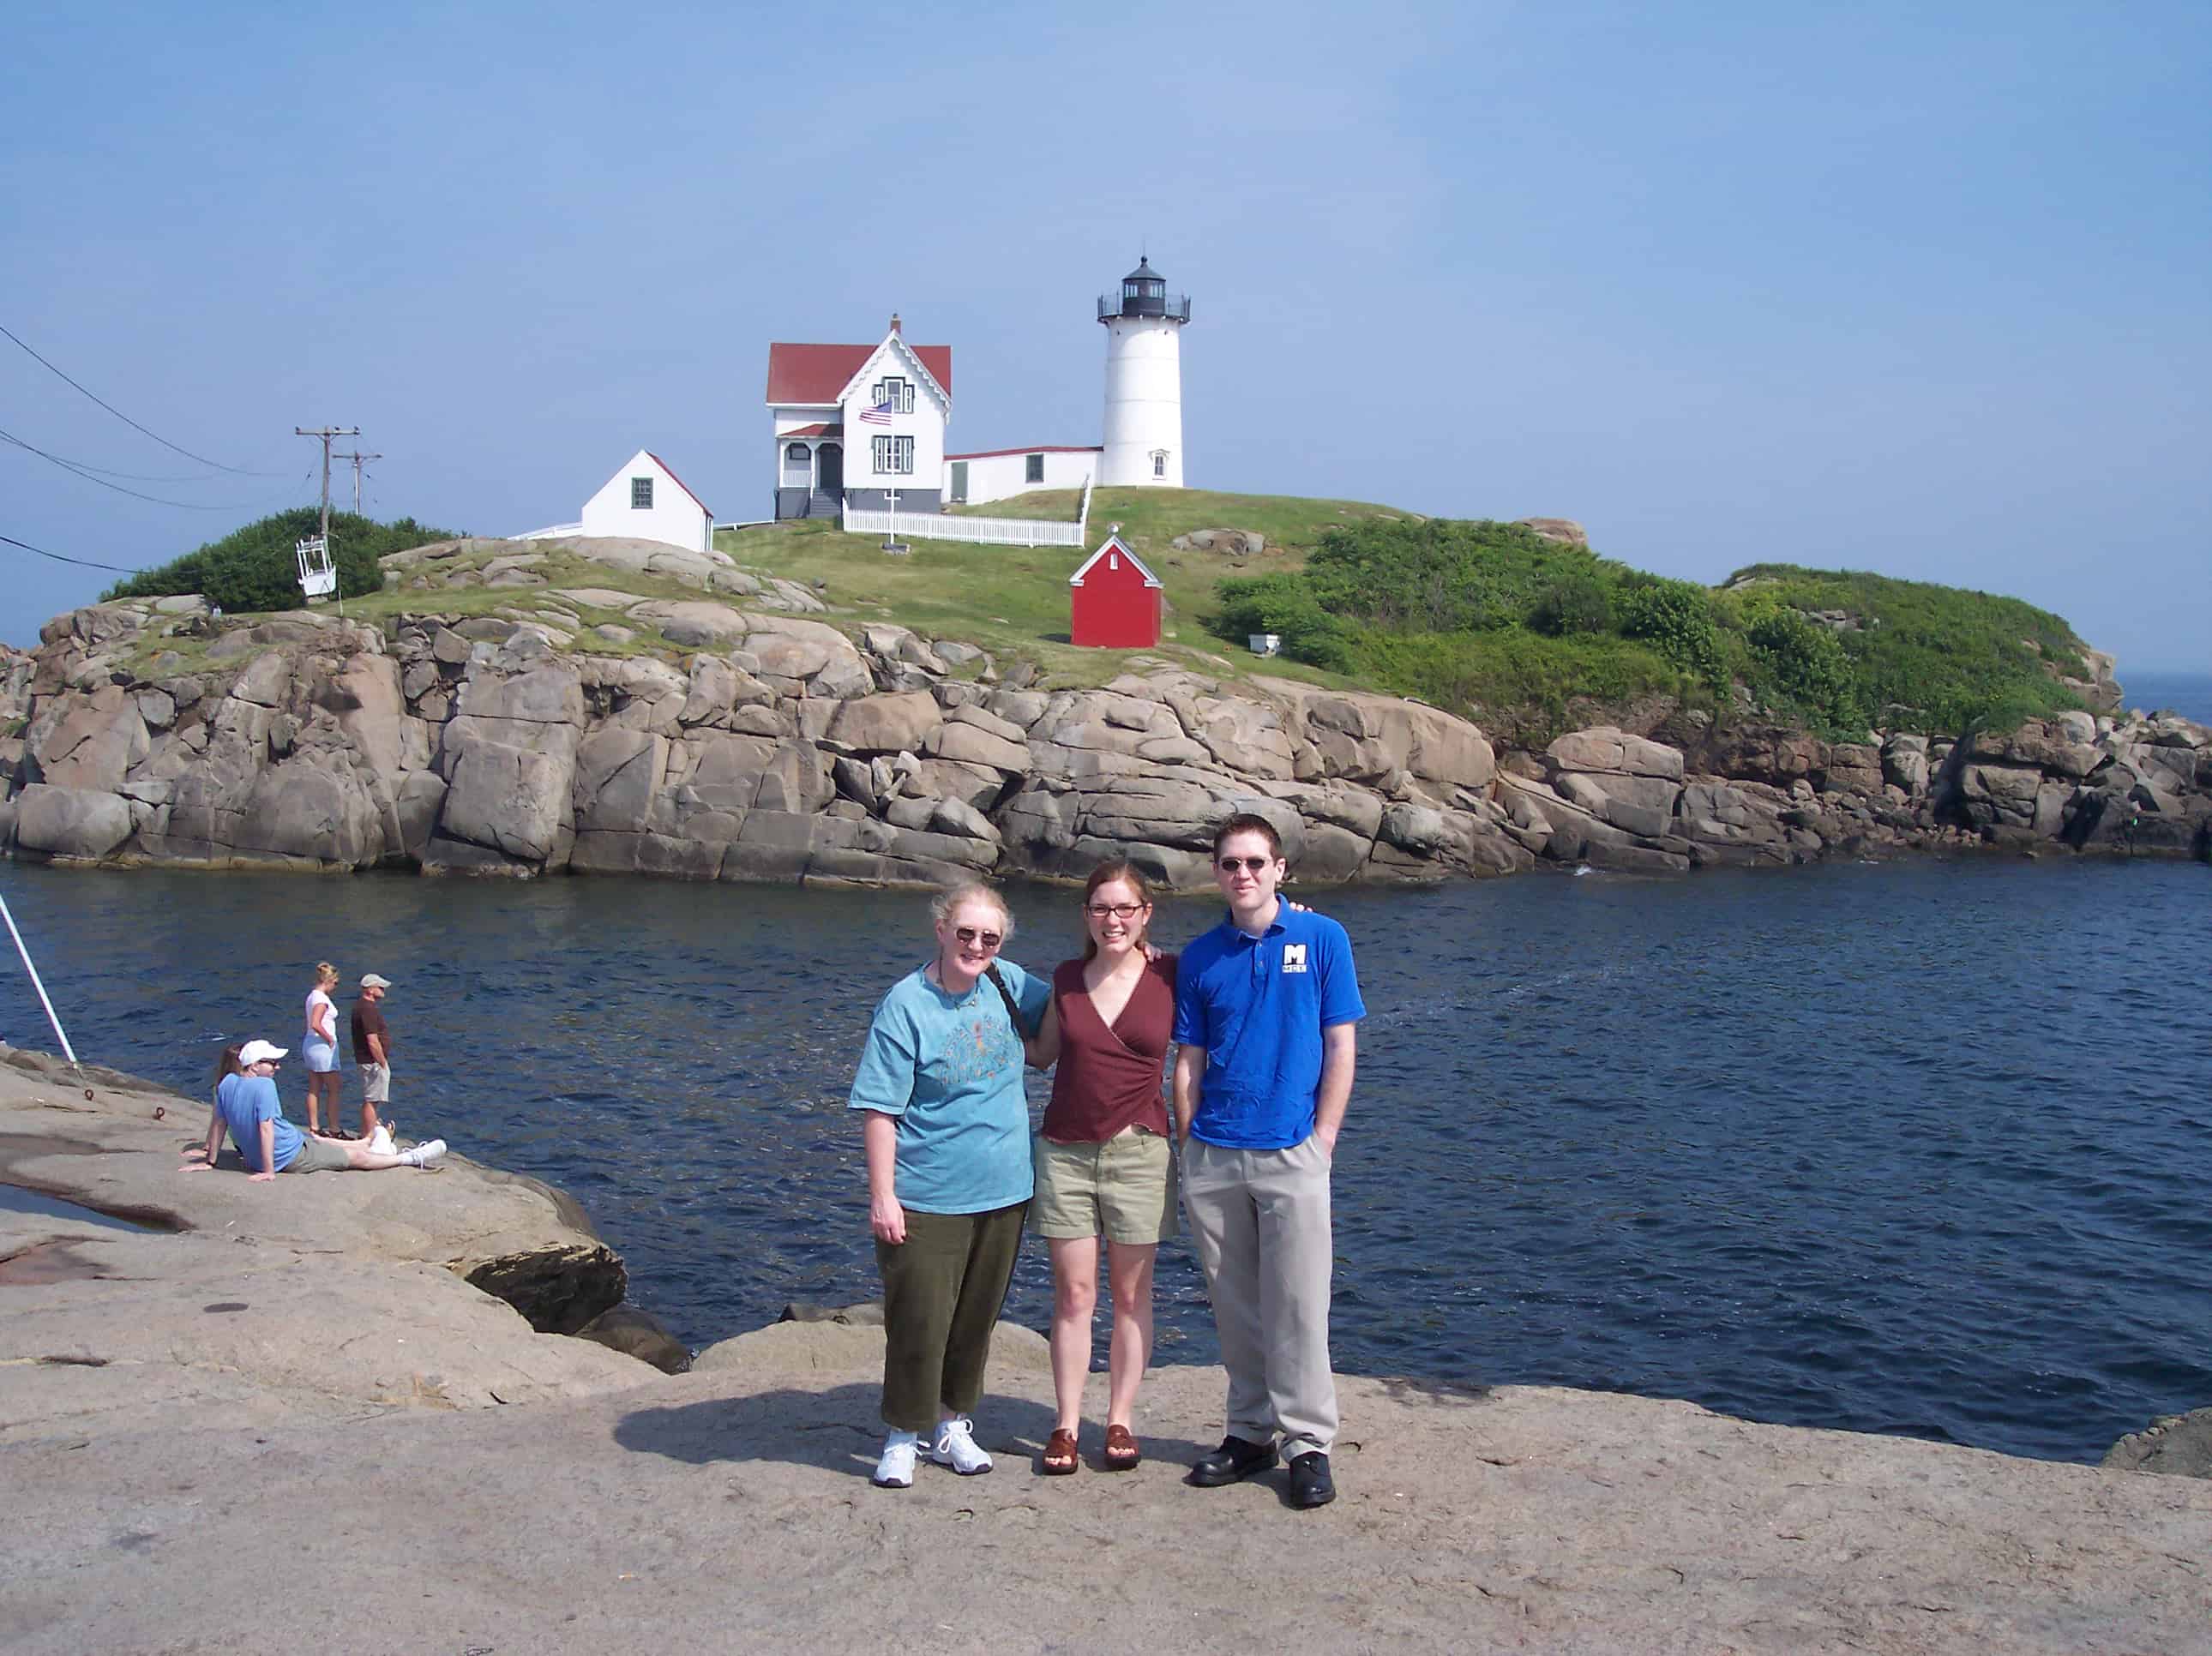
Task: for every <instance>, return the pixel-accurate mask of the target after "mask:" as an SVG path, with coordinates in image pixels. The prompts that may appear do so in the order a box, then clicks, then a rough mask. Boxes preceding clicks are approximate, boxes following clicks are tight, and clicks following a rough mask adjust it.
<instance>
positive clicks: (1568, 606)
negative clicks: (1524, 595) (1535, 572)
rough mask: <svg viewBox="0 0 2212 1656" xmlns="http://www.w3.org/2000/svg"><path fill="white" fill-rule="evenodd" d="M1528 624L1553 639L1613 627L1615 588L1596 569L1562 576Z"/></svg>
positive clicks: (1602, 630)
mask: <svg viewBox="0 0 2212 1656" xmlns="http://www.w3.org/2000/svg"><path fill="white" fill-rule="evenodd" d="M1528 624H1529V625H1530V626H1531V627H1533V628H1535V629H1536V631H1538V632H1540V633H1542V634H1547V636H1549V637H1552V638H1571V637H1575V636H1577V634H1589V633H1610V632H1612V631H1613V589H1612V587H1611V585H1609V584H1607V582H1606V581H1605V580H1604V579H1602V578H1601V576H1600V575H1599V574H1598V573H1597V572H1596V571H1595V570H1574V571H1570V572H1569V573H1565V574H1563V575H1561V576H1560V577H1559V579H1556V580H1554V581H1553V583H1552V584H1551V585H1550V586H1548V587H1547V588H1546V589H1545V590H1544V591H1543V593H1542V595H1541V597H1538V598H1537V600H1536V605H1535V609H1534V611H1533V612H1532V613H1531V614H1530V616H1529V617H1528Z"/></svg>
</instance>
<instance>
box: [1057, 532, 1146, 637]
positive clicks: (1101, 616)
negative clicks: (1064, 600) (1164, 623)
mask: <svg viewBox="0 0 2212 1656" xmlns="http://www.w3.org/2000/svg"><path fill="white" fill-rule="evenodd" d="M1120 528H1121V525H1119V524H1116V525H1115V531H1117V532H1115V533H1114V534H1110V535H1109V536H1107V537H1106V543H1105V544H1104V545H1103V546H1102V547H1100V548H1099V549H1097V551H1096V552H1093V553H1092V554H1091V555H1090V556H1089V557H1087V558H1085V560H1084V561H1083V567H1081V568H1080V569H1079V570H1077V571H1076V572H1075V573H1073V574H1072V575H1070V576H1069V577H1068V578H1067V585H1068V586H1069V588H1070V589H1071V590H1070V592H1069V595H1068V628H1067V635H1068V638H1069V640H1071V641H1072V642H1073V643H1076V644H1081V645H1086V646H1090V647H1091V648H1093V649H1099V650H1145V649H1150V648H1151V647H1152V646H1153V645H1155V644H1158V642H1159V641H1160V578H1159V577H1158V575H1155V574H1154V573H1152V571H1151V570H1149V569H1147V568H1146V567H1145V566H1144V565H1143V564H1142V563H1141V562H1139V561H1138V558H1137V555H1136V554H1135V553H1133V552H1132V551H1131V550H1129V549H1128V548H1127V547H1126V546H1124V545H1123V544H1122V543H1121V535H1120V533H1119V532H1118V531H1119V530H1120Z"/></svg>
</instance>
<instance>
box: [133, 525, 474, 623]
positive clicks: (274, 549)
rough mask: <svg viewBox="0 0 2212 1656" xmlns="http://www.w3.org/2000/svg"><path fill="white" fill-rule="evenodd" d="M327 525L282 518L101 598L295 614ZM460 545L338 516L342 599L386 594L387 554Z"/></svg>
mask: <svg viewBox="0 0 2212 1656" xmlns="http://www.w3.org/2000/svg"><path fill="white" fill-rule="evenodd" d="M321 519H322V513H321V510H320V508H319V507H311V506H303V507H294V508H293V509H292V510H291V511H289V512H279V513H276V515H275V516H273V517H269V518H264V519H261V520H260V521H259V522H258V523H251V524H248V525H246V527H245V528H243V529H240V530H234V531H232V532H231V533H230V534H228V535H226V536H225V537H223V538H222V539H221V540H219V541H210V543H208V544H207V545H205V546H203V547H201V548H199V549H197V550H196V551H191V552H187V553H185V555H184V556H182V557H180V558H176V559H173V560H172V561H170V562H168V563H165V564H163V565H161V567H159V568H156V569H149V570H146V571H144V572H143V573H139V574H137V575H133V576H131V578H130V579H128V580H123V581H118V582H117V583H116V584H115V585H113V586H111V587H109V588H108V589H107V591H105V592H103V593H101V594H100V597H101V598H102V599H103V600H105V599H108V598H147V597H171V596H173V595H175V594H179V593H185V592H197V593H198V594H199V595H200V596H201V597H204V598H205V599H206V600H207V601H208V602H209V603H210V604H215V605H216V606H217V607H219V608H221V609H223V610H232V611H244V612H253V611H259V610H296V609H298V608H299V607H300V605H301V602H302V599H301V594H300V566H299V560H298V556H297V553H296V551H295V548H296V547H297V545H298V543H300V542H301V541H303V540H306V539H307V538H308V537H311V536H313V535H314V534H315V533H317V532H318V531H319V527H320V525H321ZM457 538H458V537H457V536H456V535H455V534H454V533H453V531H451V530H445V529H430V528H426V527H425V526H424V525H421V524H418V523H416V521H415V520H414V519H412V518H400V519H395V520H394V521H392V522H391V523H388V524H387V523H378V522H377V521H376V520H375V519H372V518H357V517H356V516H355V515H354V514H353V513H350V512H333V513H331V561H332V562H333V563H334V564H335V565H336V566H337V575H338V595H339V596H340V597H349V598H354V597H361V596H362V595H363V594H364V593H368V592H375V591H381V590H383V586H384V572H383V569H382V568H381V567H380V566H379V564H378V563H377V560H378V559H379V558H380V557H382V556H383V555H385V554H386V553H387V552H400V551H404V550H405V549H407V548H409V547H410V546H421V545H423V544H425V543H428V542H430V541H448V540H453V539H457Z"/></svg>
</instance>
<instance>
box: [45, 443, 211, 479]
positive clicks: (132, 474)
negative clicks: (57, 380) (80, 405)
mask: <svg viewBox="0 0 2212 1656" xmlns="http://www.w3.org/2000/svg"><path fill="white" fill-rule="evenodd" d="M7 440H8V441H9V442H11V443H13V444H14V445H15V446H16V447H17V448H31V446H30V445H29V444H28V443H27V442H25V441H24V440H22V439H21V438H20V437H9V438H8V439H7ZM31 452H32V453H33V454H39V453H42V452H43V451H41V450H39V449H31ZM46 458H48V459H53V460H59V459H61V458H62V457H61V456H59V455H58V454H52V455H47V456H46ZM63 464H65V465H72V466H75V467H76V469H77V470H79V471H96V472H98V473H99V474H100V476H103V477H122V478H125V479H127V480H128V481H130V482H134V483H204V482H207V480H208V477H207V474H206V473H205V472H201V473H199V474H198V475H197V476H191V477H149V476H147V475H146V474H145V473H144V472H143V471H118V470H115V468H114V467H112V466H96V465H94V464H92V463H91V462H90V461H89V460H65V461H63Z"/></svg>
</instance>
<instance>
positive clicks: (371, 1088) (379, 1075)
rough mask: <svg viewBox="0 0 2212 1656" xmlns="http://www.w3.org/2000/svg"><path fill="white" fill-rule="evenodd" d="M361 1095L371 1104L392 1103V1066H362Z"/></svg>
mask: <svg viewBox="0 0 2212 1656" xmlns="http://www.w3.org/2000/svg"><path fill="white" fill-rule="evenodd" d="M361 1095H362V1097H363V1098H365V1099H367V1100H368V1101H369V1102H370V1103H372V1104H389V1103H390V1102H391V1101H392V1066H391V1065H389V1064H364V1065H362V1066H361Z"/></svg>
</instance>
